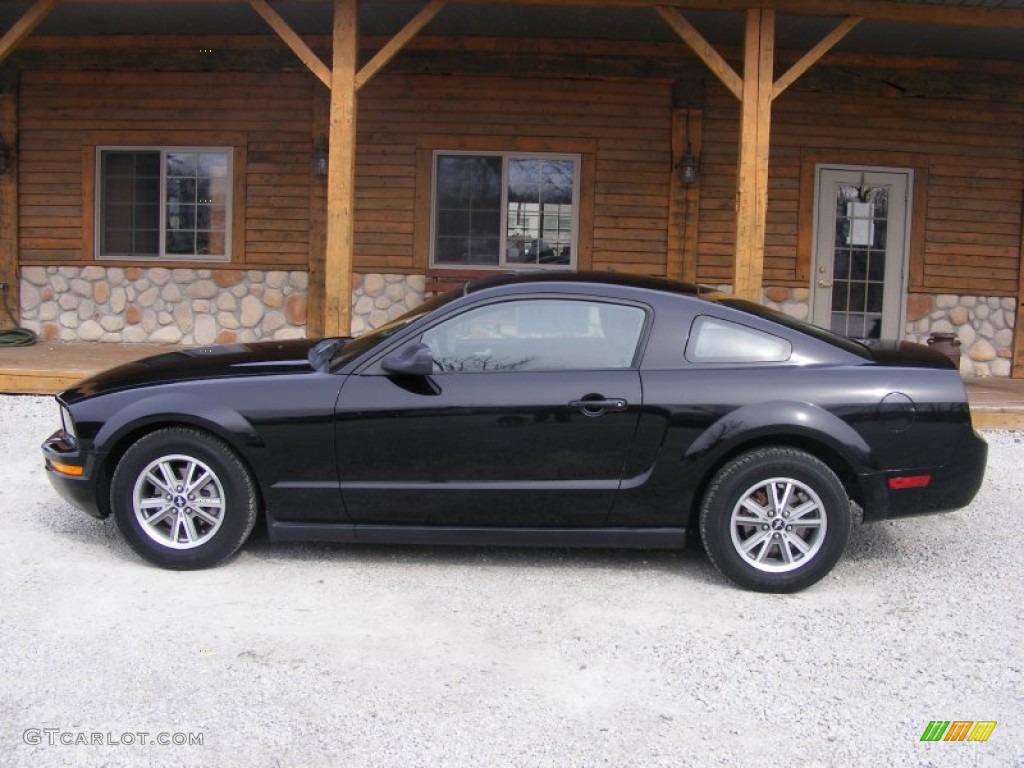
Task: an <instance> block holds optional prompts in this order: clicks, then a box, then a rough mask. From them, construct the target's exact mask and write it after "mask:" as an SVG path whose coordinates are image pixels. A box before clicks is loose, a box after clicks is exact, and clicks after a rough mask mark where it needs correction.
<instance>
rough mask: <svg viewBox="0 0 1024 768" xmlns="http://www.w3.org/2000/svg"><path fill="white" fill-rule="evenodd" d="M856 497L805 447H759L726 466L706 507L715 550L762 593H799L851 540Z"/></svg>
mask: <svg viewBox="0 0 1024 768" xmlns="http://www.w3.org/2000/svg"><path fill="white" fill-rule="evenodd" d="M851 525H852V516H851V514H850V499H849V497H848V496H847V495H846V491H845V490H844V488H843V485H842V483H841V482H839V478H838V477H836V475H835V473H834V472H833V471H832V470H831V469H830V468H829V467H828V466H827V465H826V464H824V463H823V462H822V461H820V460H818V459H816V458H815V457H814V456H811V455H810V454H808V453H805V452H804V451H800V450H797V449H795V448H786V447H781V446H775V447H766V448H758V449H756V450H753V451H750V452H749V453H745V454H742V455H740V456H738V457H737V458H735V459H733V460H732V461H730V462H729V463H728V464H726V465H725V466H724V467H722V468H721V469H720V470H719V471H718V473H717V474H716V475H715V476H714V478H713V479H712V481H711V485H710V486H709V487H708V490H707V493H706V494H705V495H704V501H703V504H702V505H701V510H700V533H701V539H702V540H703V541H704V548H705V549H706V550H707V553H708V557H710V558H711V562H712V563H714V564H715V567H716V568H718V570H719V571H721V572H722V574H723V575H724V576H725V577H726V578H728V579H731V580H732V581H734V582H736V583H737V584H739V585H740V586H742V587H746V588H748V589H753V590H756V591H758V592H796V591H797V590H800V589H804V588H805V587H809V586H810V585H811V584H814V583H815V582H817V581H819V580H820V579H821V578H823V577H824V576H825V575H826V574H827V573H828V572H829V571H831V570H832V568H833V566H835V564H836V563H837V562H838V561H839V558H840V557H841V556H842V554H843V550H844V549H846V543H847V541H849V539H850V528H851Z"/></svg>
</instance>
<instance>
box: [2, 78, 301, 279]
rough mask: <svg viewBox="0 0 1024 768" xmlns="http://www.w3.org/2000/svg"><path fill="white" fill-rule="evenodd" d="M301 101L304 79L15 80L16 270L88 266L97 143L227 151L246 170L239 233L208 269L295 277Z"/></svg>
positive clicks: (298, 243)
mask: <svg viewBox="0 0 1024 768" xmlns="http://www.w3.org/2000/svg"><path fill="white" fill-rule="evenodd" d="M312 93H313V83H312V82H311V81H310V78H309V77H307V76H305V75H303V74H247V73H235V72H232V73H226V72H185V73H170V72H49V71H46V72H32V71H26V72H24V73H23V75H22V78H21V91H20V94H19V119H20V140H19V154H20V160H21V168H20V175H19V203H20V206H21V219H20V225H21V226H20V229H19V250H20V254H21V263H22V264H25V265H33V264H45V265H62V264H67V265H73V264H78V265H84V264H89V263H92V261H93V255H92V253H91V250H92V243H91V242H90V237H89V234H90V224H89V221H90V219H91V217H92V215H93V211H92V210H91V202H92V201H91V200H89V199H86V196H87V195H86V194H84V193H83V187H88V181H89V178H90V177H91V175H92V174H93V173H94V166H93V165H92V162H94V161H93V160H92V158H93V157H94V156H95V153H94V150H95V147H96V146H97V145H103V144H108V145H131V144H146V145H155V146H160V145H164V146H166V145H179V146H218V145H221V144H234V145H236V146H240V147H241V148H242V149H243V152H242V153H241V156H238V153H236V158H237V160H239V161H242V163H243V165H244V167H245V174H244V175H243V178H242V179H241V180H240V182H241V185H240V187H239V186H236V192H237V191H241V192H242V193H243V201H242V202H243V203H244V204H243V206H242V208H241V211H242V213H243V219H242V221H241V226H239V222H234V224H235V227H236V234H237V233H238V232H240V233H241V237H240V238H236V239H235V243H234V245H235V247H234V249H233V252H232V257H231V261H230V262H229V263H227V264H224V265H218V266H223V267H224V268H229V269H237V268H246V267H250V268H266V269H278V268H286V269H290V268H298V269H304V268H305V266H306V262H307V255H308V250H309V244H308V232H309V225H308V219H309V214H308V212H309V185H310V182H311V172H310V150H311V146H312V145H311V138H310V126H311V120H312ZM165 261H166V260H165ZM168 263H169V264H170V265H171V266H182V264H179V263H176V262H168ZM151 264H152V262H138V261H136V262H128V263H126V265H132V266H147V265H151ZM184 265H185V266H194V264H184Z"/></svg>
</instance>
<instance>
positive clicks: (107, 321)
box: [21, 265, 309, 345]
mask: <svg viewBox="0 0 1024 768" xmlns="http://www.w3.org/2000/svg"><path fill="white" fill-rule="evenodd" d="M308 287H309V275H308V274H307V273H306V272H304V271H303V272H285V271H274V270H270V271H268V270H256V269H252V270H228V269H167V268H165V267H148V268H145V269H143V268H139V267H124V268H122V267H103V266H99V265H93V266H88V267H25V268H23V269H22V270H21V324H22V325H23V326H24V327H26V328H29V329H31V330H33V331H35V332H36V333H38V334H39V335H40V336H41V337H42V338H43V339H60V340H62V341H113V342H158V343H166V344H183V345H195V344H198V345H205V344H232V343H234V342H246V341H269V340H275V339H294V338H302V337H303V336H305V334H306V295H307V289H308Z"/></svg>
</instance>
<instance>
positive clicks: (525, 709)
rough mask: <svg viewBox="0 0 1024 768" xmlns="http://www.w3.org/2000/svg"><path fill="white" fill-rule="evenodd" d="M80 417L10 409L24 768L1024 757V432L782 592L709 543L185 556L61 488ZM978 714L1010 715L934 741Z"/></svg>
mask: <svg viewBox="0 0 1024 768" xmlns="http://www.w3.org/2000/svg"><path fill="white" fill-rule="evenodd" d="M57 416H58V414H57V410H56V408H55V407H54V405H53V403H52V401H51V400H50V399H49V398H37V397H10V396H5V397H0V456H2V459H3V460H2V463H0V512H2V515H3V531H4V538H5V540H6V542H7V547H6V552H5V553H4V556H3V557H2V558H0V599H2V603H0V606H2V607H0V650H2V652H0V765H3V766H32V768H35V767H36V766H51V765H53V766H99V765H131V766H137V765H138V766H146V765H167V766H185V765H202V766H218V767H227V766H244V767H245V768H258V767H259V766H275V767H276V766H317V767H320V766H401V767H402V768H407V767H412V766H483V767H490V766H553V767H557V768H562V767H564V766H615V767H616V768H619V767H620V766H672V767H673V768H675V767H677V766H690V765H694V766H713V765H743V766H747V765H750V766H761V765H764V766H774V765H780V766H781V765H790V764H794V765H801V766H833V765H834V766H858V765H865V766H868V765H870V766H876V765H934V766H945V765H978V766H1009V765H1018V766H1021V765H1024V686H1022V667H1024V643H1022V641H1021V636H1022V633H1021V627H1022V624H1024V616H1022V608H1021V606H1022V602H1021V598H1022V589H1021V587H1022V583H1024V577H1022V571H1021V556H1020V553H1021V551H1022V544H1024V540H1022V530H1024V526H1022V525H1021V524H1020V523H1019V522H1018V521H1016V520H1014V518H1015V517H1017V516H1019V515H1021V514H1022V512H1021V510H1022V507H1021V498H1022V497H1024V477H1022V475H1021V472H1020V465H1021V460H1022V458H1024V450H1022V448H1024V446H1022V441H1024V433H1010V432H1004V433H989V434H988V435H987V437H988V439H989V442H990V446H991V449H990V461H989V471H988V478H987V480H986V482H985V485H984V488H983V489H982V491H981V494H980V495H979V497H978V499H977V501H976V503H975V504H973V505H972V506H971V507H970V508H968V509H966V510H962V511H959V512H955V513H951V514H946V515H940V516H936V517H930V518H924V519H918V520H902V521H895V522H886V523H882V524H876V525H868V526H863V527H861V528H859V529H857V530H856V531H855V532H854V537H853V540H852V542H851V545H850V548H849V550H848V552H847V555H846V557H845V559H844V560H843V561H842V562H841V563H840V564H839V566H838V567H837V568H836V569H835V571H834V572H833V574H831V575H830V576H829V577H828V578H827V579H826V580H824V581H823V582H822V583H820V584H818V585H817V586H815V587H813V588H811V589H809V590H807V591H805V592H803V593H800V594H797V595H791V596H772V595H761V594H753V593H749V592H743V591H740V590H738V589H736V588H734V587H732V586H731V585H730V584H728V583H726V582H725V581H724V580H723V579H722V578H721V577H720V576H719V575H718V574H717V573H716V572H715V570H714V569H713V567H712V566H711V565H710V563H709V562H708V560H707V558H706V557H705V556H704V554H703V553H702V552H701V551H700V549H699V548H697V547H692V548H691V549H688V550H687V551H685V552H683V553H671V552H636V551H566V550H518V549H444V548H430V549H427V548H396V547H348V546H327V545H323V546H320V545H317V546H270V545H269V544H268V543H266V541H265V540H256V541H254V542H251V543H250V544H249V545H248V546H247V547H246V548H245V549H244V550H243V552H242V554H241V555H240V556H239V557H238V558H237V559H236V560H234V561H233V562H231V563H229V564H228V565H226V566H224V567H221V568H218V569H216V570H212V571H205V572H196V573H173V572H168V571H161V570H158V569H156V568H153V567H150V566H148V565H145V564H144V563H142V562H140V561H139V560H138V559H137V558H136V557H135V555H134V554H133V553H132V552H131V551H130V550H129V549H128V547H127V546H126V545H125V544H123V543H122V541H121V540H120V538H119V536H118V534H117V530H116V528H115V526H114V525H113V524H112V523H99V522H97V521H95V520H92V519H91V518H89V517H87V516H85V515H84V514H82V513H79V512H76V511H74V510H73V509H72V508H70V507H69V506H68V505H67V504H65V503H64V502H63V501H61V500H59V499H58V498H57V497H56V495H55V494H54V493H53V492H51V490H50V488H49V485H48V483H47V481H46V479H45V477H44V473H43V471H42V469H41V468H40V457H39V452H38V445H39V443H40V442H41V441H42V440H43V438H45V437H46V436H47V435H48V434H49V433H50V432H51V431H52V430H53V429H54V428H55V427H56V424H57ZM958 719H962V720H995V721H998V726H997V727H996V729H995V731H993V733H992V736H991V738H990V739H989V740H988V741H987V742H984V743H942V742H940V743H922V742H920V740H919V739H920V737H921V734H922V732H923V731H924V729H925V727H926V726H927V724H928V722H929V721H930V720H958ZM30 729H40V730H30ZM41 729H56V730H48V731H45V730H41ZM180 733H186V734H187V733H193V734H201V738H202V742H203V743H202V745H192V746H188V745H185V746H176V745H174V744H171V745H159V744H150V743H147V744H145V745H142V744H140V742H142V741H146V742H148V741H149V740H155V739H157V738H158V737H159V735H160V734H169V735H171V738H172V739H173V738H175V736H174V735H175V734H180ZM94 734H95V735H94ZM138 734H148V735H147V736H145V737H143V736H140V735H138ZM93 739H99V740H101V741H102V742H103V743H101V744H89V743H86V744H81V743H79V744H74V743H72V744H62V743H61V742H62V741H65V742H75V741H81V740H85V741H86V742H89V741H90V740H93ZM33 741H37V742H39V743H37V744H33V743H27V742H33ZM124 742H134V743H131V744H126V743H124Z"/></svg>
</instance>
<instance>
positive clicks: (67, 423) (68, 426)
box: [60, 405, 78, 442]
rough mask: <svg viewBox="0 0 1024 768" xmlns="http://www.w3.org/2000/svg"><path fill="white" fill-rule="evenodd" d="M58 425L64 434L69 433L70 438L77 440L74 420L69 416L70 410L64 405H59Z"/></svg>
mask: <svg viewBox="0 0 1024 768" xmlns="http://www.w3.org/2000/svg"><path fill="white" fill-rule="evenodd" d="M60 425H61V428H62V429H63V430H64V434H66V435H69V436H70V437H71V439H72V440H74V441H76V442H77V440H78V434H77V433H76V432H75V422H74V421H73V420H72V418H71V411H69V410H68V407H67V406H66V405H62V406H61V407H60Z"/></svg>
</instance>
